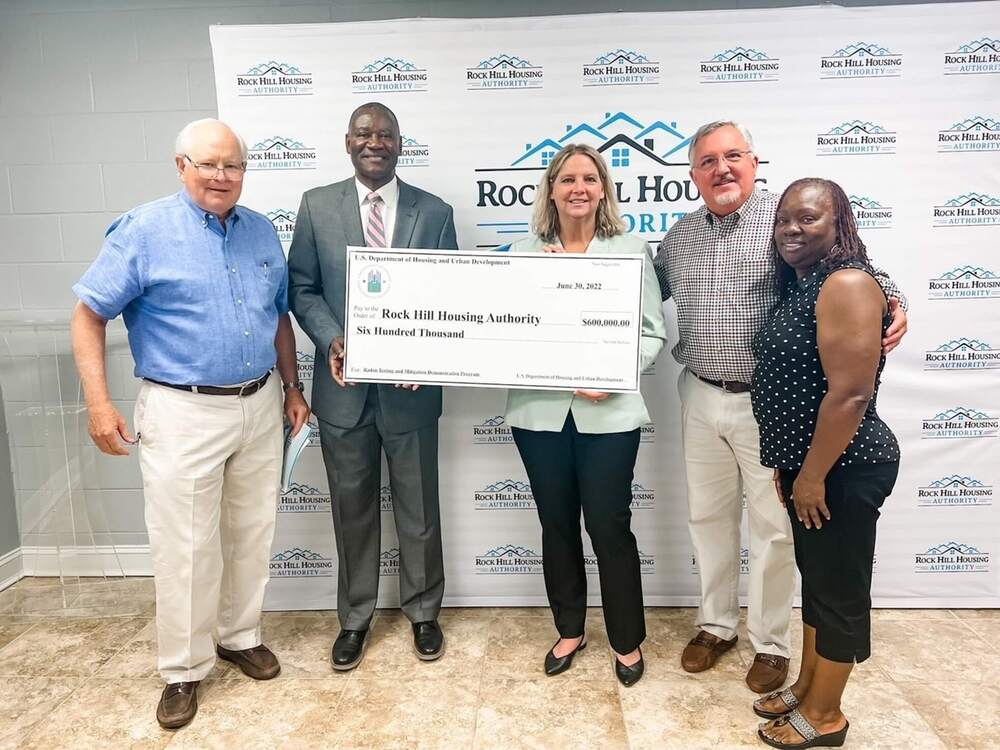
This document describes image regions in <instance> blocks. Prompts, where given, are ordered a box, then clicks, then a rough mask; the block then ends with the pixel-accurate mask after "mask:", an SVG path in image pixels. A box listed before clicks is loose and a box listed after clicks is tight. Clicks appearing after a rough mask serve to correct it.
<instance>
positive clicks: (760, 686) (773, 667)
mask: <svg viewBox="0 0 1000 750" xmlns="http://www.w3.org/2000/svg"><path fill="white" fill-rule="evenodd" d="M787 677H788V657H786V656H778V655H777V654H756V655H755V656H754V657H753V665H752V666H751V667H750V671H749V672H747V685H749V686H750V689H751V690H753V691H754V692H755V693H770V692H771V691H772V690H777V689H778V688H780V687H781V686H782V685H784V684H785V680H786V679H787Z"/></svg>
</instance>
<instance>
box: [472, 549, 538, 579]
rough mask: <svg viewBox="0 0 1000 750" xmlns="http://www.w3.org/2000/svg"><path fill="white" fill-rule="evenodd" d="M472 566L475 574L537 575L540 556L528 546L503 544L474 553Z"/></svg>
mask: <svg viewBox="0 0 1000 750" xmlns="http://www.w3.org/2000/svg"><path fill="white" fill-rule="evenodd" d="M474 566H475V570H476V575H493V576H497V575H499V576H510V575H538V574H540V573H541V572H542V556H541V555H540V554H538V553H537V552H535V551H534V550H533V549H529V548H528V547H520V546H517V545H514V544H504V545H500V546H498V547H493V548H492V549H490V550H487V551H486V552H484V553H483V554H481V555H476V557H475V561H474Z"/></svg>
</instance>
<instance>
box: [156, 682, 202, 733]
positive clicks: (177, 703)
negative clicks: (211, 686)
mask: <svg viewBox="0 0 1000 750" xmlns="http://www.w3.org/2000/svg"><path fill="white" fill-rule="evenodd" d="M196 713H198V683H197V682H171V683H170V684H169V685H167V686H166V687H165V688H163V695H161V696H160V704H159V705H158V706H157V707H156V720H157V721H158V722H160V726H161V727H163V728H164V729H179V728H180V727H182V726H184V725H185V724H189V723H190V722H191V719H193V718H194V715H195V714H196Z"/></svg>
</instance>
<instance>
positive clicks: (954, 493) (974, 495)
mask: <svg viewBox="0 0 1000 750" xmlns="http://www.w3.org/2000/svg"><path fill="white" fill-rule="evenodd" d="M958 505H962V506H966V505H993V485H991V484H985V483H984V482H981V481H979V480H978V479H974V478H973V477H967V476H960V475H958V474H952V475H951V476H947V477H942V478H941V479H935V480H934V481H933V482H930V483H928V484H925V485H924V486H922V487H917V506H918V507H921V508H940V507H945V506H958Z"/></svg>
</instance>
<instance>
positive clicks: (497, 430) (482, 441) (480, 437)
mask: <svg viewBox="0 0 1000 750" xmlns="http://www.w3.org/2000/svg"><path fill="white" fill-rule="evenodd" d="M472 443H473V445H513V444H514V437H513V435H511V434H510V427H509V426H508V425H507V422H506V421H505V420H504V418H503V417H502V416H500V415H497V416H495V417H487V418H486V419H484V420H483V421H482V422H480V423H479V424H474V425H472Z"/></svg>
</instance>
